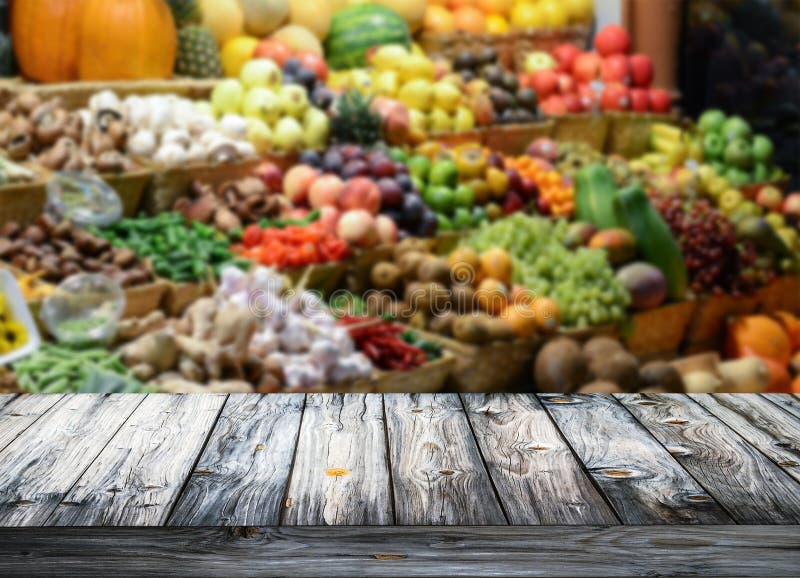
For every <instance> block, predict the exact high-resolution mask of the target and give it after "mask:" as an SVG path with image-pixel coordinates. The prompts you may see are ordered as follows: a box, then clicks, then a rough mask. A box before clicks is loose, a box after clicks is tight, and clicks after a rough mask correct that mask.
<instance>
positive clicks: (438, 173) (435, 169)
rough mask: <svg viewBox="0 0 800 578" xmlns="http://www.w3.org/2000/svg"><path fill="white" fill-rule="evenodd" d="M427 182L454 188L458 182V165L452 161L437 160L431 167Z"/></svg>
mask: <svg viewBox="0 0 800 578" xmlns="http://www.w3.org/2000/svg"><path fill="white" fill-rule="evenodd" d="M428 182H429V183H430V184H432V185H441V186H445V187H449V188H451V189H452V188H454V187H455V186H456V185H457V184H458V166H457V165H456V163H454V162H453V161H447V160H444V161H437V162H436V163H434V164H433V166H432V167H431V172H430V176H429V177H428Z"/></svg>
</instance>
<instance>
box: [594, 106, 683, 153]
mask: <svg viewBox="0 0 800 578" xmlns="http://www.w3.org/2000/svg"><path fill="white" fill-rule="evenodd" d="M608 117H609V123H610V124H609V128H608V136H607V138H606V143H605V147H604V150H605V152H606V154H616V155H620V156H623V157H625V158H626V159H635V158H639V157H640V156H642V155H644V154H646V153H647V152H648V151H650V141H651V138H650V130H651V127H652V126H653V124H655V123H665V124H672V125H677V124H678V122H679V121H680V116H679V115H678V114H677V113H676V114H641V113H633V112H613V113H608Z"/></svg>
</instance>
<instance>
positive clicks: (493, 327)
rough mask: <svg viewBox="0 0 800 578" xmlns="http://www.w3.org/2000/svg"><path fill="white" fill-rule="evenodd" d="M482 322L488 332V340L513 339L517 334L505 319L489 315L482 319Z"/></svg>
mask: <svg viewBox="0 0 800 578" xmlns="http://www.w3.org/2000/svg"><path fill="white" fill-rule="evenodd" d="M483 324H484V325H485V326H486V329H487V331H488V332H489V341H513V340H514V339H516V337H517V334H516V333H515V332H514V328H513V327H512V326H511V324H510V323H509V322H508V320H506V319H501V318H499V317H490V318H488V319H483Z"/></svg>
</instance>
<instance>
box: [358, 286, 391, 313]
mask: <svg viewBox="0 0 800 578" xmlns="http://www.w3.org/2000/svg"><path fill="white" fill-rule="evenodd" d="M392 303H393V300H392V297H391V295H387V294H386V293H377V292H375V291H370V293H369V295H367V298H366V299H365V300H364V305H365V306H366V309H367V314H368V315H372V316H374V317H383V316H384V315H386V314H387V313H391V312H392Z"/></svg>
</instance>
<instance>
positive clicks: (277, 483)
mask: <svg viewBox="0 0 800 578" xmlns="http://www.w3.org/2000/svg"><path fill="white" fill-rule="evenodd" d="M304 400H305V397H304V396H303V395H300V394H296V395H263V396H256V395H231V396H230V398H229V399H228V402H227V403H226V404H225V408H224V409H223V411H222V414H221V415H220V417H219V420H218V421H217V425H216V426H215V427H214V431H213V432H212V434H211V438H210V439H209V441H208V444H206V449H205V451H204V452H203V455H202V456H201V457H200V460H199V461H198V462H197V466H196V467H195V469H194V472H193V473H192V476H191V478H190V480H189V483H188V484H187V486H186V488H185V490H184V491H183V493H182V494H181V496H180V499H179V501H178V504H177V506H176V507H175V511H174V512H173V514H172V516H170V520H169V524H170V525H171V526H277V525H278V523H279V520H280V511H281V503H282V501H283V496H284V492H285V491H286V485H287V483H288V481H289V473H290V472H291V468H292V459H293V457H294V451H295V447H296V444H297V434H298V432H299V431H300V419H301V416H302V414H303V403H304Z"/></svg>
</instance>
